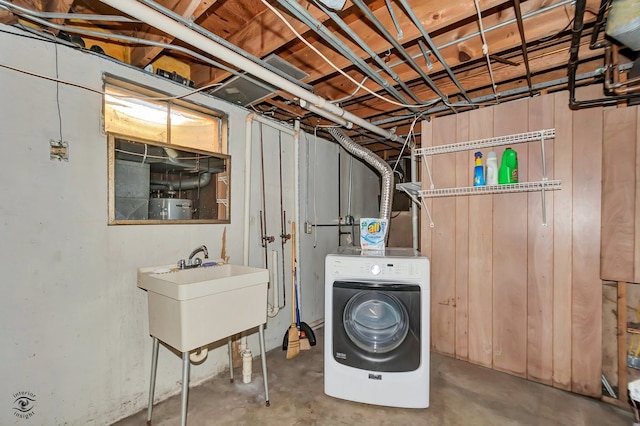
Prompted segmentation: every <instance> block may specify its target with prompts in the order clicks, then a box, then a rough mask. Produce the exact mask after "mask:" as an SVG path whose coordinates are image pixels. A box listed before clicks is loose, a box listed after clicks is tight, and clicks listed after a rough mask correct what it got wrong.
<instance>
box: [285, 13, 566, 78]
mask: <svg viewBox="0 0 640 426" xmlns="http://www.w3.org/2000/svg"><path fill="white" fill-rule="evenodd" d="M543 1H544V0H530V1H529V2H527V3H533V4H536V5H539V7H542V6H541V5H542V3H543ZM557 1H560V0H553V2H557ZM413 3H414V5H413V12H414V13H415V14H416V15H417V16H418V18H419V20H420V22H421V23H422V26H423V27H424V28H426V29H428V30H429V32H430V33H436V32H438V31H439V30H441V29H443V28H449V27H451V28H452V29H451V31H449V32H453V33H454V34H456V35H458V34H460V35H464V33H461V32H460V31H459V30H458V29H457V28H455V26H456V24H457V23H459V22H466V20H469V19H473V17H474V16H476V9H475V6H474V3H473V2H472V1H468V2H453V1H450V0H433V1H422V2H413ZM504 3H505V1H504V0H488V1H484V2H482V6H481V7H482V10H488V9H493V8H496V7H498V6H500V5H503V4H504ZM373 12H374V15H375V16H376V18H377V19H378V20H379V21H380V22H381V23H382V24H383V25H384V26H385V28H394V23H393V20H392V19H391V17H390V15H389V11H388V9H387V8H386V7H385V5H384V3H383V4H382V7H381V8H380V9H378V10H375V11H373ZM396 15H397V19H398V23H399V25H400V26H401V27H402V29H403V37H402V40H400V42H401V43H402V44H403V45H407V44H410V43H411V42H413V41H415V40H416V39H418V38H421V37H422V34H421V33H420V31H419V30H418V28H417V27H416V26H415V25H413V23H412V22H411V20H410V19H409V17H407V16H406V14H405V13H404V11H403V10H402V9H401V8H396ZM349 27H350V29H351V30H352V31H354V32H355V33H357V34H359V35H360V37H361V38H362V40H363V41H364V42H365V43H366V44H367V45H368V46H369V47H370V48H371V49H372V50H373V51H374V52H376V53H377V54H378V55H379V56H380V57H383V58H384V59H385V60H388V61H389V63H391V62H393V61H396V60H397V58H398V57H396V56H394V55H393V53H392V51H393V46H392V45H391V44H390V43H389V41H388V40H387V39H385V38H384V37H382V36H381V35H380V34H379V33H378V32H377V31H376V30H374V29H372V28H373V27H372V24H371V23H370V22H369V21H368V20H367V19H366V18H363V19H362V20H358V21H355V22H353V23H352V24H350V26H349ZM475 28H476V29H475V30H476V31H477V28H478V27H477V23H476V27H475ZM334 34H335V36H336V37H337V38H338V39H340V40H341V41H342V42H343V43H344V44H345V45H347V46H348V47H349V48H351V50H353V51H355V52H356V53H358V52H360V53H361V54H360V57H361V58H363V59H365V60H367V59H369V57H368V55H366V54H365V53H364V52H363V51H362V50H361V49H360V48H359V47H357V46H356V45H355V44H354V43H353V42H352V41H351V40H350V39H348V38H346V36H343V35H342V32H341V31H339V30H336V31H335V32H334ZM312 45H313V46H314V47H315V48H317V49H318V50H319V51H320V52H321V53H323V54H324V55H325V56H326V57H327V58H328V59H329V60H330V61H331V62H333V63H334V64H335V65H336V67H337V68H339V69H344V68H347V67H351V66H352V65H353V64H352V63H351V62H350V61H349V60H348V59H346V58H345V57H343V56H342V55H340V54H339V53H338V52H336V51H334V50H333V49H330V48H329V47H327V46H326V45H325V43H324V42H321V41H314V42H313V43H312ZM298 47H299V46H298V45H294V47H292V48H290V49H288V50H286V51H283V52H282V54H281V55H280V56H281V57H282V58H283V59H284V60H286V61H288V62H290V63H291V64H293V65H294V66H296V67H298V68H300V69H301V70H303V71H304V72H306V73H307V74H309V76H310V77H309V78H308V79H307V80H306V81H308V82H312V83H314V82H315V81H316V80H318V79H322V78H324V76H326V75H327V74H333V73H336V71H335V69H334V68H333V67H332V66H331V65H329V64H328V63H327V62H326V61H324V60H322V59H321V58H320V57H319V56H318V55H317V54H316V53H315V52H313V51H311V49H309V48H304V49H300V48H298ZM387 52H389V53H391V56H387ZM300 58H302V59H300ZM374 68H376V69H377V68H378V67H377V66H374ZM383 76H384V77H387V76H386V74H384V75H383ZM348 87H349V89H348V90H351V88H353V87H355V85H354V84H353V83H350V84H349V86H348Z"/></svg>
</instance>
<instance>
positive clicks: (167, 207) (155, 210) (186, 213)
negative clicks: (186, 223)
mask: <svg viewBox="0 0 640 426" xmlns="http://www.w3.org/2000/svg"><path fill="white" fill-rule="evenodd" d="M149 219H162V220H168V219H172V220H189V219H191V200H186V199H183V198H151V199H150V200H149Z"/></svg>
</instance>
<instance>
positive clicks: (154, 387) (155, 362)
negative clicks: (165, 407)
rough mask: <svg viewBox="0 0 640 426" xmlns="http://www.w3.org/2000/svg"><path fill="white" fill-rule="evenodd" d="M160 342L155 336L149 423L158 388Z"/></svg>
mask: <svg viewBox="0 0 640 426" xmlns="http://www.w3.org/2000/svg"><path fill="white" fill-rule="evenodd" d="M159 346H160V342H159V341H158V338H157V337H154V338H153V351H152V354H151V383H150V384H149V406H148V408H147V424H148V425H150V424H151V413H152V412H153V394H154V392H155V389H156V372H157V371H158V347H159Z"/></svg>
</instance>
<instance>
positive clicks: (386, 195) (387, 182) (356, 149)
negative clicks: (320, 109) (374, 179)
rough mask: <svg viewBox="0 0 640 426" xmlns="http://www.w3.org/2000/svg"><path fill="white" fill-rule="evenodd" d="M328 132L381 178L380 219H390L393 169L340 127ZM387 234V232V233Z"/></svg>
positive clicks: (330, 129)
mask: <svg viewBox="0 0 640 426" xmlns="http://www.w3.org/2000/svg"><path fill="white" fill-rule="evenodd" d="M329 133H331V136H333V137H334V138H335V139H336V140H337V141H338V143H339V144H340V146H342V147H343V148H344V149H345V150H346V151H347V152H349V153H350V154H352V155H354V156H356V157H358V158H360V159H362V160H364V161H365V162H366V163H367V164H369V165H370V166H371V167H373V168H374V169H375V170H376V171H378V173H380V177H381V178H382V189H381V191H380V219H387V221H389V220H390V219H391V206H392V203H393V170H392V169H391V167H390V166H389V164H387V162H386V161H384V160H383V159H382V158H380V157H378V156H377V155H376V154H374V153H373V152H372V151H371V150H369V149H368V148H365V147H363V146H361V145H358V144H357V143H356V142H354V141H353V139H351V138H350V137H349V136H347V135H346V134H345V133H344V132H343V131H342V129H339V128H337V127H332V128H329ZM387 235H388V234H387Z"/></svg>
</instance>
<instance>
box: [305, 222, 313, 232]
mask: <svg viewBox="0 0 640 426" xmlns="http://www.w3.org/2000/svg"><path fill="white" fill-rule="evenodd" d="M311 228H312V225H311V222H309V221H306V222H305V223H304V232H305V233H306V234H310V233H311V232H312V231H311Z"/></svg>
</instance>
